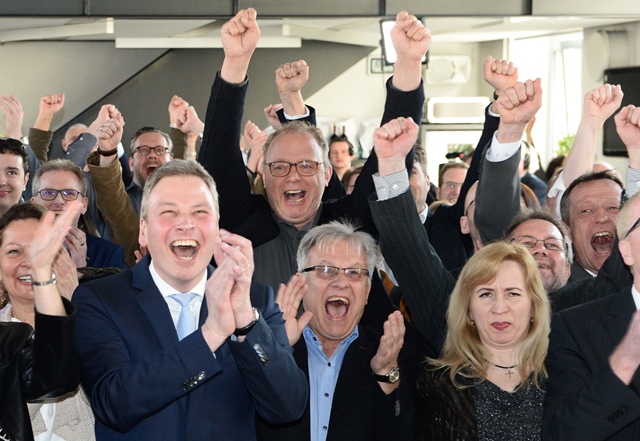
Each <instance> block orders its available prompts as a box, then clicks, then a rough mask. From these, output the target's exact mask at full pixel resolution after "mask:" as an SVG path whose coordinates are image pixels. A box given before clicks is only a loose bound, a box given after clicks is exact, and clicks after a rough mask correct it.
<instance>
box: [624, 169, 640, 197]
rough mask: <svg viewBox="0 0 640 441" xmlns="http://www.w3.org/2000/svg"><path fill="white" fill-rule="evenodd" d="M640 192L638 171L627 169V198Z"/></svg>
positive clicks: (639, 174)
mask: <svg viewBox="0 0 640 441" xmlns="http://www.w3.org/2000/svg"><path fill="white" fill-rule="evenodd" d="M638 190H640V170H637V169H635V168H631V167H627V188H626V190H625V192H626V194H627V196H628V197H631V196H633V195H634V194H636V193H637V192H638Z"/></svg>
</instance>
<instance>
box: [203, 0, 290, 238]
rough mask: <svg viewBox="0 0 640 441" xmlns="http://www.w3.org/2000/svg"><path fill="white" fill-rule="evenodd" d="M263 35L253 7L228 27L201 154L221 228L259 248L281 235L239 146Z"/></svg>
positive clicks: (225, 32) (212, 91) (228, 23)
mask: <svg viewBox="0 0 640 441" xmlns="http://www.w3.org/2000/svg"><path fill="white" fill-rule="evenodd" d="M259 36H260V29H259V27H258V23H257V21H256V11H255V10H254V9H252V8H249V9H247V10H242V11H240V12H238V14H236V16H235V17H233V18H232V19H231V20H229V21H228V22H227V23H225V24H224V26H223V27H222V45H223V49H224V54H225V58H224V61H223V64H222V69H221V70H220V72H219V74H218V75H216V78H215V80H214V83H213V86H212V88H211V97H210V98H209V104H208V107H207V116H206V118H205V126H204V137H203V142H202V147H201V148H200V152H199V154H198V162H200V163H201V164H202V165H203V166H204V167H205V168H206V169H207V171H208V172H209V173H210V174H211V176H213V178H214V180H215V181H216V183H217V184H218V193H219V203H220V226H221V227H222V228H224V229H226V230H229V231H232V232H234V233H237V234H241V235H243V236H244V237H246V238H248V239H250V240H251V241H252V242H253V246H254V247H256V246H258V245H260V244H262V243H264V242H266V241H268V240H270V239H272V238H273V237H275V236H276V235H277V234H278V232H279V230H278V228H277V225H276V224H275V222H274V220H273V218H272V217H271V210H270V208H269V206H268V203H267V202H266V201H265V199H264V197H262V196H259V195H252V194H251V186H250V183H249V180H248V179H247V175H246V170H245V165H244V161H243V159H242V152H241V151H240V147H239V146H240V133H241V131H242V127H241V124H242V112H243V109H244V99H245V96H246V93H247V87H248V81H246V80H247V69H248V67H249V61H250V59H251V55H252V54H253V51H254V50H255V47H256V45H257V43H258V38H259Z"/></svg>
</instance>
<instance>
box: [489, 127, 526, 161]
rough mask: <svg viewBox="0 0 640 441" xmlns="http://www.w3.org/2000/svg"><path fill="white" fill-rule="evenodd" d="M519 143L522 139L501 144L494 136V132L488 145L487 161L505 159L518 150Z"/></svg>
mask: <svg viewBox="0 0 640 441" xmlns="http://www.w3.org/2000/svg"><path fill="white" fill-rule="evenodd" d="M496 133H497V132H496ZM521 143H522V141H516V142H507V143H504V144H503V143H501V142H499V141H498V138H496V134H495V133H494V134H493V139H492V140H491V146H489V149H488V150H487V161H491V162H501V161H506V160H507V159H509V158H511V157H512V156H513V155H515V154H516V153H517V152H518V149H519V148H520V144H521Z"/></svg>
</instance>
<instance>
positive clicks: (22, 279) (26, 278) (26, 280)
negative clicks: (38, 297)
mask: <svg viewBox="0 0 640 441" xmlns="http://www.w3.org/2000/svg"><path fill="white" fill-rule="evenodd" d="M18 280H19V281H20V282H22V283H31V276H20V277H18Z"/></svg>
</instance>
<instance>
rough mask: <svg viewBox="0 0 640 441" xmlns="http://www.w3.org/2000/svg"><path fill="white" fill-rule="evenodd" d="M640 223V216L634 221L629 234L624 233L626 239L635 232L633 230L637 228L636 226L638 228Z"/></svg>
mask: <svg viewBox="0 0 640 441" xmlns="http://www.w3.org/2000/svg"><path fill="white" fill-rule="evenodd" d="M638 225H640V217H639V218H638V220H637V221H636V223H634V224H633V225H632V226H631V228H629V231H627V234H625V235H624V239H626V238H627V237H628V236H629V235H630V234H631V233H633V230H635V229H636V228H638Z"/></svg>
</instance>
